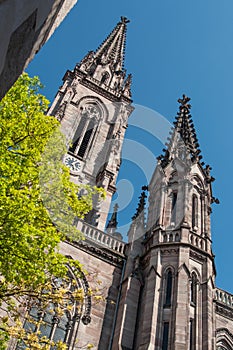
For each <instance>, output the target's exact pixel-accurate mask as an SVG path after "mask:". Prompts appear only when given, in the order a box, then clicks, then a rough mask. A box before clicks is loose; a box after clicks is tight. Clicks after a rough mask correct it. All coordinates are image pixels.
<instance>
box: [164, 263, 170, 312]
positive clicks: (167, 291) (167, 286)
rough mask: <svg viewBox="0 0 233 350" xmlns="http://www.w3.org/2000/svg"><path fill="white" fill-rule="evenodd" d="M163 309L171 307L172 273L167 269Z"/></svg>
mask: <svg viewBox="0 0 233 350" xmlns="http://www.w3.org/2000/svg"><path fill="white" fill-rule="evenodd" d="M165 283H166V284H165V305H164V306H165V307H170V306H171V299H172V271H171V270H170V269H169V270H168V271H167V273H166V282H165Z"/></svg>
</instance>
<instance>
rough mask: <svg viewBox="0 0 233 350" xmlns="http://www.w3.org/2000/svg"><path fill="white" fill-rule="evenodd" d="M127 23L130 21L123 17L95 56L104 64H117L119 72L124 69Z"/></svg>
mask: <svg viewBox="0 0 233 350" xmlns="http://www.w3.org/2000/svg"><path fill="white" fill-rule="evenodd" d="M127 23H129V20H128V19H127V18H126V17H121V21H120V22H119V23H117V25H116V27H115V28H114V29H113V31H112V32H111V33H110V34H109V36H108V37H107V38H106V39H105V40H104V41H103V43H102V44H101V45H100V46H99V48H98V49H97V50H96V53H95V56H96V57H98V59H100V60H101V61H102V62H103V63H104V62H109V61H111V62H112V63H113V64H117V69H118V70H122V69H123V68H124V58H125V57H124V56H125V42H126V30H127V26H126V24H127Z"/></svg>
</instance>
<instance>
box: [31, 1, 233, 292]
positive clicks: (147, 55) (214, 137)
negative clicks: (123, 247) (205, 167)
mask: <svg viewBox="0 0 233 350" xmlns="http://www.w3.org/2000/svg"><path fill="white" fill-rule="evenodd" d="M122 15H123V16H126V17H128V18H129V19H130V21H131V22H130V23H129V25H128V33H127V45H126V60H125V67H126V69H127V72H128V73H132V74H133V88H132V93H133V100H134V102H135V103H136V104H139V105H142V106H145V107H147V108H150V109H152V110H154V111H156V112H158V113H160V114H161V115H163V116H164V117H165V118H166V119H168V120H169V121H170V122H172V121H173V119H174V116H175V115H176V112H177V109H178V104H177V99H178V98H179V97H180V96H181V95H182V94H183V93H185V94H186V95H188V96H190V97H191V98H192V100H191V104H192V109H191V114H192V116H193V120H194V124H195V127H196V131H197V135H198V139H199V143H200V148H201V151H202V155H203V160H204V161H205V162H206V163H207V164H210V165H211V166H212V168H213V170H212V175H213V176H214V177H215V178H216V181H215V182H214V184H213V194H214V196H215V197H218V198H219V200H220V205H218V206H217V205H213V214H212V238H213V242H214V245H213V250H214V253H215V254H216V265H217V285H218V286H219V287H221V288H223V289H226V290H228V291H230V292H232V293H233V277H232V268H231V267H232V264H233V254H232V247H233V229H232V226H233V221H231V218H233V209H232V197H233V188H232V173H233V165H232V160H233V155H232V150H233V141H232V127H233V2H232V0H222V1H221V2H220V1H218V0H204V1H203V0H196V1H190V0H176V1H174V0H163V1H161V0H160V1H157V0H145V1H144V2H142V1H139V0H135V1H129V0H118V1H109V0H98V1H96V0H79V1H78V3H77V5H76V6H75V7H74V9H73V10H72V11H71V13H70V14H69V15H68V16H67V18H66V19H65V21H64V22H63V23H62V25H61V26H60V27H59V28H58V29H57V31H56V32H55V34H54V35H53V36H52V38H51V39H50V40H49V42H48V43H46V45H45V46H44V47H43V48H42V49H41V51H40V52H39V53H38V54H37V55H36V57H35V59H34V60H33V61H32V63H31V64H30V65H29V67H28V69H27V71H28V73H29V74H30V75H39V77H40V79H41V81H42V83H43V84H44V85H45V89H44V94H45V95H46V96H47V97H48V99H50V100H52V99H53V97H54V96H55V94H56V91H57V89H58V87H59V86H60V85H61V81H62V77H63V75H64V73H65V71H66V70H67V69H73V67H74V66H75V64H76V63H77V62H79V61H80V60H81V59H82V57H83V56H84V55H85V54H86V53H87V52H88V51H89V50H96V48H97V47H98V45H99V44H100V43H101V42H102V40H103V39H105V37H106V36H107V35H108V34H109V32H110V31H111V30H112V28H113V27H114V26H115V25H116V23H117V22H118V21H119V19H120V16H122ZM143 118H144V119H145V116H143ZM155 121H156V118H155ZM126 139H127V140H136V141H137V143H139V144H143V145H144V146H145V148H146V150H147V151H148V152H149V151H151V152H152V153H153V154H154V157H156V156H157V155H159V154H160V153H161V150H162V148H163V145H162V143H161V142H160V141H159V140H158V139H157V138H155V137H152V136H149V134H148V132H145V131H143V130H141V128H138V127H135V126H131V127H129V128H128V130H127V135H126ZM139 157H140V155H139ZM151 159H152V161H151V162H150V163H151V165H152V167H153V166H154V165H155V160H154V164H153V157H152V158H151ZM119 179H121V180H119V181H120V183H119V191H120V190H122V189H123V190H124V189H125V187H126V188H128V189H129V190H128V192H130V191H132V194H133V200H131V201H130V203H129V205H127V206H126V208H125V209H124V210H120V213H119V221H120V224H123V225H124V224H125V223H127V222H129V218H130V217H131V216H132V215H133V214H134V211H135V209H136V206H137V197H138V196H139V194H140V186H141V185H143V184H145V181H146V177H145V173H144V171H143V168H142V169H141V168H140V167H138V164H137V162H135V161H130V160H126V161H125V162H123V166H122V169H121V174H120V178H119Z"/></svg>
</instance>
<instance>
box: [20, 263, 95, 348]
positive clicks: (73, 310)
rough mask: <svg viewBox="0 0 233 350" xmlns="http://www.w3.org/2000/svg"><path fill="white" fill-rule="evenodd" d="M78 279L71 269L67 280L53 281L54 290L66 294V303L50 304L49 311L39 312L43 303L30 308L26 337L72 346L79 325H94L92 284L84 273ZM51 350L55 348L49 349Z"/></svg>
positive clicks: (69, 268)
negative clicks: (92, 317) (29, 334)
mask: <svg viewBox="0 0 233 350" xmlns="http://www.w3.org/2000/svg"><path fill="white" fill-rule="evenodd" d="M78 275H79V277H77V275H76V274H75V271H74V269H73V268H72V267H70V266H68V274H67V278H66V279H58V278H54V279H53V290H54V291H56V290H58V289H59V288H63V289H65V290H66V292H65V293H66V294H65V296H64V297H63V299H64V300H63V302H62V304H61V305H58V304H57V303H55V302H49V303H48V304H47V305H46V307H43V308H40V302H37V303H36V304H35V305H33V306H31V307H30V310H29V311H28V316H27V317H26V320H25V324H24V329H25V330H26V331H27V333H36V334H39V338H40V339H41V338H42V337H46V338H47V339H49V340H50V341H52V342H54V343H56V342H58V341H61V342H64V343H65V344H67V345H69V344H70V343H71V339H72V337H73V335H74V334H77V331H78V326H79V323H80V322H82V323H83V324H85V325H87V324H88V323H90V321H91V316H90V313H91V297H90V295H89V284H88V282H87V280H86V277H85V275H84V273H83V272H82V271H78ZM76 293H80V295H83V300H82V302H80V300H79V299H78V298H77V297H76ZM26 348H27V346H26V344H24V342H23V341H21V342H19V344H18V345H17V347H16V349H17V350H23V349H26ZM50 349H51V350H55V349H56V345H51V346H50Z"/></svg>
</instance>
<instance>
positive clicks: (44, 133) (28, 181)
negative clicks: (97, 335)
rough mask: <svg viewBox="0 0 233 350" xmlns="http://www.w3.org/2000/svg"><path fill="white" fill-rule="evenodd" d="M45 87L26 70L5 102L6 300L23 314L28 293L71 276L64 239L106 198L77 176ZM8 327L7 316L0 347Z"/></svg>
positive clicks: (2, 257) (0, 144)
mask: <svg viewBox="0 0 233 350" xmlns="http://www.w3.org/2000/svg"><path fill="white" fill-rule="evenodd" d="M40 88H41V84H40V81H39V79H38V78H37V77H34V78H29V77H28V75H27V74H23V75H22V76H21V77H20V78H19V79H18V81H17V82H16V83H15V85H14V86H13V87H12V88H11V89H10V91H9V92H8V93H7V95H6V96H5V97H4V99H3V100H2V101H1V102H0V120H1V122H0V251H1V254H0V302H1V305H4V309H5V310H6V311H7V312H10V313H12V312H13V311H14V312H13V314H14V318H15V320H17V317H18V316H17V315H18V313H17V308H18V305H19V303H20V301H19V300H20V298H22V296H26V297H33V298H37V297H38V296H41V295H42V294H43V293H44V291H45V290H46V291H48V290H50V285H51V284H50V282H51V278H52V276H57V277H64V276H65V275H66V273H67V268H66V263H67V258H66V257H64V256H62V255H61V254H60V253H59V251H58V244H59V242H61V241H62V240H64V239H73V238H75V239H76V240H77V239H80V238H81V234H80V233H79V232H78V231H77V229H76V228H75V225H74V222H75V217H77V216H78V217H79V218H83V217H84V215H85V214H86V213H87V212H88V211H90V210H91V209H92V197H93V195H96V194H98V195H100V196H101V197H103V196H104V194H103V191H102V190H101V189H97V188H91V187H89V186H85V187H84V188H80V187H78V186H76V185H75V184H73V183H71V182H70V180H69V171H68V169H67V168H66V167H65V166H64V165H63V164H62V155H64V154H65V152H66V146H65V140H64V137H63V135H62V134H61V132H60V131H59V123H58V122H57V121H56V119H55V118H54V117H52V116H48V115H46V111H47V108H48V104H49V102H48V100H47V99H46V98H45V97H44V96H43V95H41V94H40V92H39V90H40ZM80 191H81V192H80ZM81 194H82V195H81ZM73 264H76V266H78V265H79V263H78V262H73ZM45 294H46V293H45ZM47 294H48V293H47ZM16 306H17V307H16ZM17 322H19V321H17ZM17 322H16V324H17ZM7 327H8V318H7V315H6V314H5V315H4V317H2V328H1V332H0V349H4V345H1V344H4V341H5V340H7V339H8V335H9V334H10V332H9V329H8V328H7ZM19 333H20V332H19ZM17 334H18V333H17ZM1 340H2V343H1ZM1 346H2V348H1ZM61 348H62V347H61ZM38 349H39V347H38ZM45 349H46V348H45Z"/></svg>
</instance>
